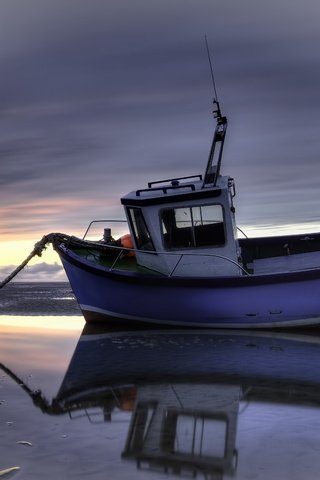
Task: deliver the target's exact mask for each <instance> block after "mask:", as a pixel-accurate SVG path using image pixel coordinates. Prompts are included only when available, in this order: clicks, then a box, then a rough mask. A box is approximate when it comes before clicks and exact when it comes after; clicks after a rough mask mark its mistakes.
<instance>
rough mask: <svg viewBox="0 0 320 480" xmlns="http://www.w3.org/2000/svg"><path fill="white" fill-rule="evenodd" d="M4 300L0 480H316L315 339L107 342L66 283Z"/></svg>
mask: <svg viewBox="0 0 320 480" xmlns="http://www.w3.org/2000/svg"><path fill="white" fill-rule="evenodd" d="M10 287H11V286H10ZM5 290H6V289H5V288H4V289H2V291H1V290H0V308H1V310H0V363H1V370H0V425H1V433H0V471H1V470H3V469H7V468H10V467H19V470H14V471H12V472H11V473H8V474H7V475H5V476H4V478H17V479H19V478H20V479H26V480H29V479H30V480H31V479H36V480H37V479H40V478H41V479H43V478H46V479H51V478H52V479H53V478H54V479H57V478H59V479H69V478H71V479H72V478H90V479H97V480H98V479H105V478H112V479H129V478H130V479H144V478H146V479H155V480H158V479H164V478H168V477H170V478H171V477H172V478H177V477H179V476H180V478H192V477H195V478H210V479H222V478H224V479H231V478H236V479H270V478H276V479H278V478H279V479H280V478H281V479H290V480H296V479H297V480H298V479H318V477H319V469H320V455H319V454H320V388H319V386H320V371H319V368H320V367H319V365H320V336H319V335H318V334H317V331H316V330H314V331H313V332H312V333H310V332H309V333H306V332H305V333H302V332H299V333H277V334H275V333H268V332H265V333H261V332H256V333H255V332H239V331H226V332H223V331H219V332H214V331H203V330H201V331H194V330H192V331H181V330H177V331H174V330H170V331H157V330H151V331H147V330H146V331H131V332H128V331H119V332H116V331H112V332H111V331H109V332H108V331H106V330H101V329H97V328H88V327H85V328H84V321H83V318H82V316H81V315H77V314H74V312H78V310H77V306H76V304H75V301H74V299H73V297H72V293H71V291H70V289H69V286H68V285H67V284H64V285H51V286H49V285H45V286H43V285H42V286H41V285H37V284H36V285H25V286H23V285H17V284H16V285H14V286H12V287H11V291H10V292H8V290H9V289H8V290H7V291H6V292H5ZM3 292H4V293H3ZM40 297H41V299H42V304H41V301H40ZM14 298H17V299H18V302H15V301H14ZM31 298H33V300H35V299H37V303H35V302H31V303H32V314H30V312H28V307H26V305H30V301H31V300H30V299H31ZM63 299H65V300H63ZM10 302H11V305H12V309H11V308H10V307H9V306H8V305H9V304H10ZM53 304H55V306H54V308H53V307H52V306H53ZM37 306H38V308H37ZM11 311H12V314H11V313H8V312H11ZM57 312H60V313H57ZM83 328H84V330H83Z"/></svg>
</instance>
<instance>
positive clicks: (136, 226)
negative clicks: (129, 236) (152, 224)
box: [128, 208, 154, 250]
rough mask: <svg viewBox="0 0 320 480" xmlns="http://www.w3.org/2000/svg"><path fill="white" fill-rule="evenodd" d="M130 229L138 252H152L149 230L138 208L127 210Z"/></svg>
mask: <svg viewBox="0 0 320 480" xmlns="http://www.w3.org/2000/svg"><path fill="white" fill-rule="evenodd" d="M128 213H129V220H130V223H131V229H132V231H133V234H134V239H135V243H136V245H137V249H138V250H154V246H153V243H152V240H151V236H150V233H149V230H148V228H147V225H146V222H145V220H144V218H143V214H142V211H141V210H140V208H128Z"/></svg>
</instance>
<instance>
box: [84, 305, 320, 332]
mask: <svg viewBox="0 0 320 480" xmlns="http://www.w3.org/2000/svg"><path fill="white" fill-rule="evenodd" d="M79 306H80V308H81V310H82V311H84V312H87V313H90V312H92V313H98V314H100V315H106V316H108V317H114V318H119V319H122V320H131V321H136V322H140V323H152V324H158V325H172V326H182V327H192V328H194V327H201V328H202V327H207V328H213V327H214V328H224V329H230V328H235V329H239V328H271V327H276V328H281V327H282V328H285V327H301V326H310V325H317V324H320V317H312V318H304V319H303V318H302V319H296V320H282V321H279V322H257V323H244V322H243V323H224V322H223V321H221V322H218V323H216V322H215V321H212V322H183V321H175V320H157V319H155V318H147V317H146V318H141V317H137V316H135V315H125V314H121V313H116V312H112V311H110V310H105V309H103V308H99V307H92V306H91V305H84V304H80V305H79Z"/></svg>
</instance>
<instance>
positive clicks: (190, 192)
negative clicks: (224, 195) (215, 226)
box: [121, 175, 229, 206]
mask: <svg viewBox="0 0 320 480" xmlns="http://www.w3.org/2000/svg"><path fill="white" fill-rule="evenodd" d="M195 178H196V180H195ZM228 178H229V177H220V182H218V184H217V186H213V185H212V186H210V185H209V186H208V185H206V186H205V187H204V188H203V182H202V179H201V175H197V176H192V177H182V178H174V179H168V180H160V181H156V182H150V183H148V188H143V189H139V190H134V191H133V192H130V193H128V194H127V195H125V196H124V197H122V198H121V203H122V205H128V206H130V205H137V206H146V205H158V204H165V203H173V202H184V201H190V200H198V199H205V198H213V197H219V196H220V195H221V191H222V188H225V187H226V186H227V179H228ZM191 179H193V180H191Z"/></svg>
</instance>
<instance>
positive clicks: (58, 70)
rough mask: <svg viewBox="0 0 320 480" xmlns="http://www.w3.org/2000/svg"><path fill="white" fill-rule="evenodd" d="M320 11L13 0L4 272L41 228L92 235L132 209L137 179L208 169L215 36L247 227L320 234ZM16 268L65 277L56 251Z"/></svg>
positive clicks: (134, 0) (3, 6) (239, 4)
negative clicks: (129, 200)
mask: <svg viewBox="0 0 320 480" xmlns="http://www.w3.org/2000/svg"><path fill="white" fill-rule="evenodd" d="M319 21H320V3H319V1H318V0H304V1H303V2H301V1H297V0H269V1H268V2H258V1H257V0H225V1H223V2H221V1H216V0H161V1H159V0H157V1H156V0H68V1H65V0H55V1H54V2H53V1H49V0H1V2H0V71H1V76H0V280H1V279H2V277H5V276H6V275H8V274H9V273H10V272H11V270H13V268H14V266H15V265H18V264H19V263H20V262H21V261H22V260H23V259H24V258H25V257H27V255H28V254H29V253H30V251H31V250H32V248H33V245H34V243H35V242H36V241H38V240H39V239H40V238H41V237H42V236H43V235H44V234H47V233H50V232H55V231H59V232H63V233H67V234H73V235H77V236H82V235H83V233H84V231H85V229H86V227H87V225H88V224H89V222H90V221H91V220H93V219H119V218H120V219H121V218H124V213H123V211H122V206H121V205H120V198H121V196H122V195H124V194H126V193H127V192H129V191H131V190H133V189H137V188H145V187H146V185H147V182H148V181H153V180H159V179H162V178H169V177H171V176H172V177H174V176H184V175H193V174H199V173H203V172H204V169H205V166H206V162H207V158H208V154H209V150H210V144H211V139H212V135H213V130H214V126H215V122H214V119H213V117H212V100H213V96H214V93H213V88H212V82H211V76H210V69H209V63H208V58H207V52H206V47H205V40H204V38H205V35H206V36H207V39H208V43H209V47H210V52H211V56H212V63H213V67H214V74H215V82H216V86H217V92H218V99H219V101H220V105H221V108H222V111H223V113H224V114H225V115H227V117H228V120H229V126H228V132H227V138H226V143H225V149H224V159H223V165H222V173H223V174H226V175H231V176H232V177H234V178H235V181H236V191H237V197H236V214H237V222H238V225H239V227H241V229H242V230H244V231H245V232H246V234H247V235H249V236H261V235H271V234H273V235H276V234H281V233H286V232H296V233H297V232H301V231H305V232H311V231H315V230H317V231H320V217H319V212H320V191H319V186H318V184H319V177H320V161H319V156H320V135H319V133H320V50H319V45H320V28H319ZM101 236H102V235H101ZM17 279H18V277H17ZM19 279H20V280H39V279H40V280H59V279H65V277H64V276H63V273H62V269H61V266H60V264H59V261H58V258H57V256H56V254H55V253H54V252H53V251H51V250H50V249H48V250H47V251H46V252H45V253H44V254H43V256H42V257H41V258H37V259H35V261H33V263H31V266H30V267H28V269H26V270H25V272H24V273H22V274H19Z"/></svg>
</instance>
